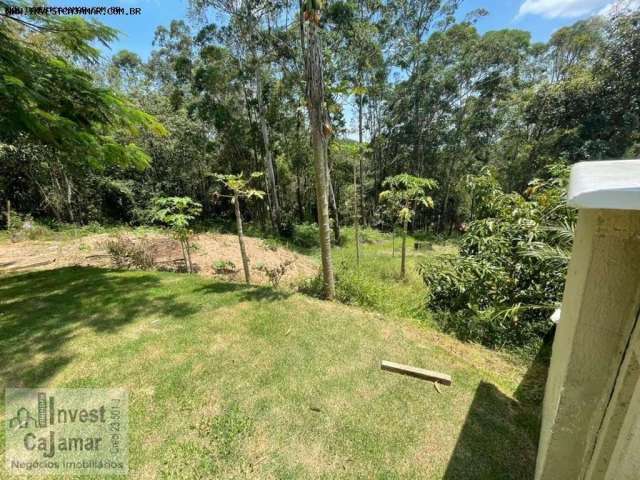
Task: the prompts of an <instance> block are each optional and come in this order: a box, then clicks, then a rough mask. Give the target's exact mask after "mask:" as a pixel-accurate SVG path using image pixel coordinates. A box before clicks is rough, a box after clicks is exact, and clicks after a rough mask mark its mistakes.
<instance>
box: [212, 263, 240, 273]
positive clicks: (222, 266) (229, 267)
mask: <svg viewBox="0 0 640 480" xmlns="http://www.w3.org/2000/svg"><path fill="white" fill-rule="evenodd" d="M237 270H238V269H237V268H236V264H235V263H233V262H232V261H231V260H216V261H215V262H213V271H214V272H216V273H218V274H225V273H234V272H236V271H237Z"/></svg>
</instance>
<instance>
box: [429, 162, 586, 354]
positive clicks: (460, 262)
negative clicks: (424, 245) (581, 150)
mask: <svg viewBox="0 0 640 480" xmlns="http://www.w3.org/2000/svg"><path fill="white" fill-rule="evenodd" d="M549 172H550V174H551V175H550V178H549V179H547V180H540V179H536V180H534V181H532V182H531V183H530V184H529V188H528V189H527V190H526V192H525V193H524V195H520V194H517V193H510V194H507V193H504V192H503V191H502V190H501V189H500V188H499V186H498V182H497V180H496V179H495V176H494V175H493V173H492V172H491V171H490V170H488V169H487V170H484V171H483V172H481V174H480V175H478V176H471V177H469V178H468V179H467V188H468V189H469V191H470V192H471V205H472V208H471V215H472V221H471V222H470V224H469V227H468V231H467V232H466V233H465V235H464V236H463V238H462V243H461V248H460V256H458V257H456V256H448V257H444V258H443V257H440V258H439V259H437V260H435V261H432V262H430V263H425V264H423V265H422V266H421V274H422V277H423V279H424V282H425V283H426V285H427V287H428V292H429V293H428V303H429V305H430V306H431V308H432V309H434V310H435V311H437V312H440V321H441V323H442V325H443V327H444V328H445V329H446V330H449V331H453V332H454V333H456V334H457V335H459V336H460V337H462V338H463V339H465V340H472V341H477V342H481V343H483V344H485V345H487V346H490V347H494V348H495V347H499V348H501V347H511V348H522V347H525V348H526V347H531V346H534V345H537V344H538V343H539V342H540V339H541V338H542V337H543V336H544V335H545V333H546V332H547V331H548V330H549V328H550V327H551V323H550V321H549V316H550V314H551V310H552V309H553V308H556V307H557V305H558V304H559V303H560V301H561V296H562V290H563V286H564V278H565V273H566V269H567V264H568V259H569V250H570V247H571V241H572V234H573V224H574V222H575V212H574V211H573V210H571V209H569V208H568V207H567V206H566V204H565V200H564V199H565V197H566V184H567V178H568V170H567V169H566V167H563V166H554V167H551V168H550V170H549Z"/></svg>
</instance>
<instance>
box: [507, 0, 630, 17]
mask: <svg viewBox="0 0 640 480" xmlns="http://www.w3.org/2000/svg"><path fill="white" fill-rule="evenodd" d="M634 1H635V0H634ZM606 4H607V0H525V1H524V3H523V4H522V5H520V10H519V12H518V16H519V17H521V16H524V15H541V16H543V17H547V18H558V17H569V18H570V17H581V16H583V15H587V14H590V13H593V12H594V11H596V9H599V8H603V7H604V6H605V5H606ZM605 8H606V7H605Z"/></svg>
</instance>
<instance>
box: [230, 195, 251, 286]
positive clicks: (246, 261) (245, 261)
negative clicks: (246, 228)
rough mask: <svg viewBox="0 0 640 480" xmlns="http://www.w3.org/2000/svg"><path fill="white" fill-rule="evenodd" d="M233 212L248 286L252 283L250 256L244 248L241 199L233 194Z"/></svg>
mask: <svg viewBox="0 0 640 480" xmlns="http://www.w3.org/2000/svg"><path fill="white" fill-rule="evenodd" d="M233 210H234V211H235V213H236V227H237V229H238V243H239V244H240V256H241V257H242V268H243V269H244V281H245V282H247V285H249V284H250V283H251V272H250V271H249V256H248V255H247V249H246V248H245V246H244V233H243V232H242V215H241V214H240V197H239V196H238V194H237V193H235V192H234V194H233Z"/></svg>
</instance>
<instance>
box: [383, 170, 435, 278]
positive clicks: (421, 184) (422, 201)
mask: <svg viewBox="0 0 640 480" xmlns="http://www.w3.org/2000/svg"><path fill="white" fill-rule="evenodd" d="M383 186H385V187H386V188H387V189H388V190H385V191H383V192H381V193H380V201H381V202H385V203H386V204H387V205H388V208H389V209H390V211H391V212H392V213H393V214H395V215H396V218H397V219H398V220H399V221H400V223H401V225H402V259H401V263H400V277H401V278H405V276H406V273H407V267H406V258H407V232H408V227H409V222H410V221H411V220H412V219H413V217H414V215H415V213H416V209H417V207H418V206H420V205H422V206H424V207H427V208H433V200H432V198H431V196H430V195H429V194H428V192H429V191H430V190H433V189H435V188H436V187H437V186H438V184H437V182H436V181H435V180H432V179H430V178H420V177H414V176H413V175H409V174H406V173H401V174H400V175H396V176H394V177H389V178H387V179H386V180H385V181H384V183H383Z"/></svg>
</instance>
